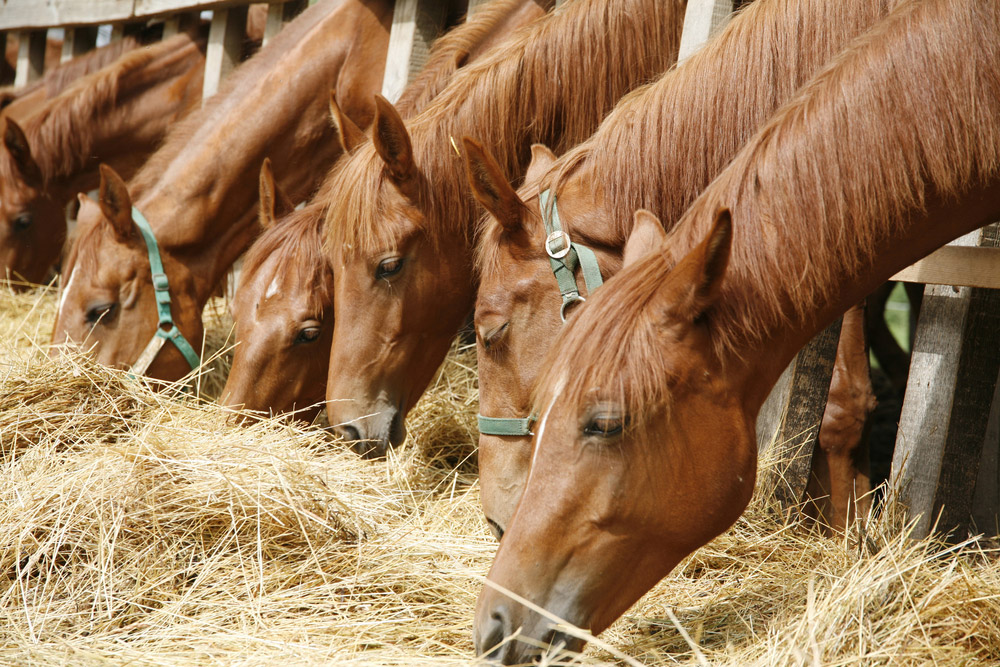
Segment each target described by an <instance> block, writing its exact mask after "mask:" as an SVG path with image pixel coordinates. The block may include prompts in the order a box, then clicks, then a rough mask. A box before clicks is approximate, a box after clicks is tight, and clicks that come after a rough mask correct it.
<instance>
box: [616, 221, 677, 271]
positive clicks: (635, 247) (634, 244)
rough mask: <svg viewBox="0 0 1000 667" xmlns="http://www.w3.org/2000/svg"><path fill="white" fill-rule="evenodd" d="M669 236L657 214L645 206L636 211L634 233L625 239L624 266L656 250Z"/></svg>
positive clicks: (633, 225)
mask: <svg viewBox="0 0 1000 667" xmlns="http://www.w3.org/2000/svg"><path fill="white" fill-rule="evenodd" d="M665 238H667V232H666V231H665V230H664V229H663V223H661V222H660V219H659V218H657V217H656V216H655V215H653V214H652V213H650V212H649V211H647V210H646V209H644V208H640V209H639V210H638V211H636V212H635V217H634V223H633V224H632V233H631V234H629V236H628V240H627V241H625V254H624V256H623V257H622V268H624V267H626V266H629V265H630V264H634V263H635V262H636V261H637V260H638V259H639V258H640V257H644V256H646V255H648V254H649V253H651V252H653V251H655V250H656V249H657V248H659V247H660V245H661V244H662V243H663V240H664V239H665Z"/></svg>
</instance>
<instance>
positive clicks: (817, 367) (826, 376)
mask: <svg viewBox="0 0 1000 667" xmlns="http://www.w3.org/2000/svg"><path fill="white" fill-rule="evenodd" d="M839 341H840V320H839V319H838V320H837V321H836V322H834V323H833V324H831V325H830V326H829V327H827V328H826V329H824V330H823V331H821V332H820V333H819V334H818V335H817V336H816V337H815V338H813V339H812V340H811V341H810V342H809V344H808V345H806V346H805V347H804V348H802V350H801V351H800V352H799V353H798V355H797V356H796V357H795V361H794V362H792V366H791V367H790V369H789V370H788V371H786V373H789V377H788V380H787V381H788V392H787V394H786V395H785V404H784V406H783V408H782V409H781V414H782V419H781V421H780V426H779V427H778V429H777V432H776V434H775V435H774V437H773V440H774V444H773V445H772V446H773V447H777V450H776V452H775V454H776V456H777V458H778V460H780V461H782V462H783V463H782V465H781V466H779V467H778V469H776V471H775V472H774V473H773V474H774V479H773V480H772V481H773V485H774V486H773V488H774V493H775V496H776V497H777V498H778V500H779V502H781V504H782V505H784V506H785V507H794V506H797V505H798V504H799V503H801V502H802V500H803V497H804V495H805V490H806V485H807V484H808V482H809V472H810V469H811V467H812V459H813V451H814V450H815V449H816V442H817V437H818V436H819V426H820V422H821V421H822V420H823V412H824V411H825V410H826V399H827V396H828V395H829V393H830V380H831V379H832V377H833V362H834V358H835V357H836V354H837V343H838V342H839Z"/></svg>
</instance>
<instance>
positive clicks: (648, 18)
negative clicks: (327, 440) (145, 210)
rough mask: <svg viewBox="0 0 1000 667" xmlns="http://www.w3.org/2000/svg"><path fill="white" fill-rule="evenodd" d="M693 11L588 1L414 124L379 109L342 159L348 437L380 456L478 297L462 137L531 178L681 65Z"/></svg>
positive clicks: (342, 348) (336, 227) (341, 396)
mask: <svg viewBox="0 0 1000 667" xmlns="http://www.w3.org/2000/svg"><path fill="white" fill-rule="evenodd" d="M683 14H684V2H683V1H681V0H670V1H668V2H660V1H657V0H623V1H621V2H614V3H608V2H604V0H580V1H578V2H573V3H570V4H567V5H566V6H565V7H564V8H561V9H560V10H559V11H556V12H554V13H552V14H551V15H549V16H546V17H545V18H543V19H541V20H539V21H538V22H536V23H534V24H532V25H531V26H529V28H528V29H526V30H523V31H521V32H519V33H518V34H517V35H516V36H515V37H513V38H511V39H510V40H508V41H507V42H505V43H504V44H502V45H500V46H498V47H497V48H495V49H494V50H493V51H492V52H491V53H490V54H489V55H488V56H485V57H484V58H483V59H482V60H481V61H480V62H477V63H474V64H473V65H470V66H469V67H467V68H465V69H463V70H462V71H461V72H459V73H458V74H457V75H456V76H455V79H454V81H453V82H452V83H451V84H450V85H449V86H448V88H447V89H446V90H444V91H442V92H441V93H440V95H439V96H438V97H437V98H436V99H435V101H434V102H433V103H432V104H431V106H430V107H428V108H427V109H426V110H425V111H424V112H423V113H421V114H420V115H419V116H417V117H415V118H413V119H412V120H410V121H409V122H408V123H405V124H404V123H403V121H402V119H401V118H400V117H399V114H398V113H397V112H396V111H395V109H393V108H392V106H391V105H389V104H388V103H387V102H385V101H381V102H380V103H379V104H378V107H377V110H376V115H375V123H374V136H373V139H374V141H373V142H372V144H367V145H365V146H362V147H361V148H360V149H358V151H357V152H356V153H354V154H353V155H351V157H350V159H348V160H346V161H344V162H342V163H341V165H339V166H338V169H337V170H336V172H335V174H334V176H333V178H334V179H335V181H334V183H333V187H331V188H330V190H329V193H328V194H329V195H330V197H331V198H330V200H329V203H330V208H329V211H328V217H327V240H328V246H329V248H330V253H331V262H332V265H333V267H334V276H335V281H334V282H335V285H336V288H335V290H334V314H335V318H336V326H335V327H334V333H333V348H332V352H331V357H330V376H329V380H328V385H327V414H328V416H329V419H330V422H331V423H332V424H335V425H336V426H335V428H336V429H337V430H338V432H339V433H340V434H341V435H343V436H344V437H345V438H346V439H348V440H353V441H361V443H362V444H360V445H359V446H360V447H361V448H362V450H363V451H364V452H366V453H369V454H375V455H378V454H381V453H384V452H385V450H386V449H387V448H388V447H389V446H391V445H395V444H398V443H399V442H401V441H402V439H403V438H404V436H405V427H404V424H403V419H404V417H405V416H406V413H407V412H408V411H409V410H410V409H411V408H412V407H413V405H414V404H415V403H416V401H417V399H418V398H419V397H420V395H421V393H422V392H423V391H424V389H426V387H427V385H428V383H429V382H430V380H431V378H432V377H433V375H434V372H435V370H436V369H437V368H438V366H439V365H440V363H441V361H442V360H443V359H444V356H445V354H446V352H447V351H448V348H449V346H450V344H451V341H452V339H453V338H454V336H455V334H456V332H457V331H458V329H459V328H460V326H461V325H462V322H463V321H464V320H465V318H466V317H467V315H468V314H469V313H470V312H471V309H472V304H473V299H474V296H475V280H474V278H473V275H472V258H471V256H472V242H473V238H474V236H475V233H474V226H475V222H476V220H477V218H478V209H477V206H476V203H475V201H474V200H473V199H472V197H471V196H470V195H469V192H468V184H467V181H466V179H465V177H464V175H463V162H462V159H461V158H460V157H459V156H458V155H457V154H456V153H457V152H458V148H457V142H458V141H459V140H460V139H461V137H462V136H463V135H466V134H473V135H476V136H479V137H482V138H484V139H485V140H486V141H489V142H490V144H491V145H494V146H498V147H502V149H503V153H502V154H501V155H499V158H500V161H501V163H502V164H503V165H504V168H505V169H507V170H508V172H509V173H511V174H521V173H523V171H524V170H525V168H526V167H527V165H528V161H529V157H530V154H531V150H530V147H531V144H532V143H534V142H538V141H542V142H546V143H551V144H552V145H554V146H555V147H556V148H557V149H558V150H565V149H566V148H568V147H570V146H572V145H574V144H576V143H577V142H579V141H582V140H583V139H585V138H586V137H587V136H589V135H590V134H591V133H592V132H593V131H594V130H595V129H596V127H597V125H598V123H599V122H600V119H601V118H602V117H603V115H604V114H605V113H607V112H608V111H609V110H610V109H611V108H612V106H613V105H614V103H615V102H616V101H617V100H618V99H619V98H620V97H621V96H622V95H624V94H625V93H626V92H628V91H629V90H631V89H632V88H634V87H635V86H637V85H639V84H640V83H643V82H645V81H647V80H649V79H650V78H652V77H654V76H656V75H658V74H660V73H661V72H663V71H664V70H665V69H666V68H667V67H669V66H670V65H671V64H672V63H673V62H674V60H675V59H676V56H677V46H678V42H679V37H680V29H681V23H682V19H683Z"/></svg>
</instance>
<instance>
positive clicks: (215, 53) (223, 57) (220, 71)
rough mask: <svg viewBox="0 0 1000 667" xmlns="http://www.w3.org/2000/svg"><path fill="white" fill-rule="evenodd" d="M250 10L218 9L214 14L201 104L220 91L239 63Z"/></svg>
mask: <svg viewBox="0 0 1000 667" xmlns="http://www.w3.org/2000/svg"><path fill="white" fill-rule="evenodd" d="M246 26H247V6H246V5H242V6H237V7H230V8H229V9H216V10H215V12H214V13H213V14H212V27H211V28H210V29H209V33H208V50H207V51H206V53H205V84H204V87H203V88H202V93H201V95H202V104H204V103H205V100H207V99H208V98H210V97H211V96H212V95H215V93H217V92H218V90H219V84H220V83H221V82H222V79H223V78H225V77H226V75H228V74H229V72H231V71H232V69H233V68H234V67H236V65H238V64H239V62H240V53H241V52H242V51H243V39H244V36H245V35H246Z"/></svg>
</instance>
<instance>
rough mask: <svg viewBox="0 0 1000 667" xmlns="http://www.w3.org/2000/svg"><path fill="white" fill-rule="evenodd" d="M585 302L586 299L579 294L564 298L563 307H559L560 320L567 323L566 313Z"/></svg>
mask: <svg viewBox="0 0 1000 667" xmlns="http://www.w3.org/2000/svg"><path fill="white" fill-rule="evenodd" d="M584 301H586V299H585V298H583V297H582V296H580V295H579V294H575V295H573V294H570V295H568V296H566V297H563V302H562V306H560V307H559V319H561V320H562V321H563V323H565V322H566V311H567V310H568V309H569V307H570V306H575V305H576V304H578V303H583V302H584Z"/></svg>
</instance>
